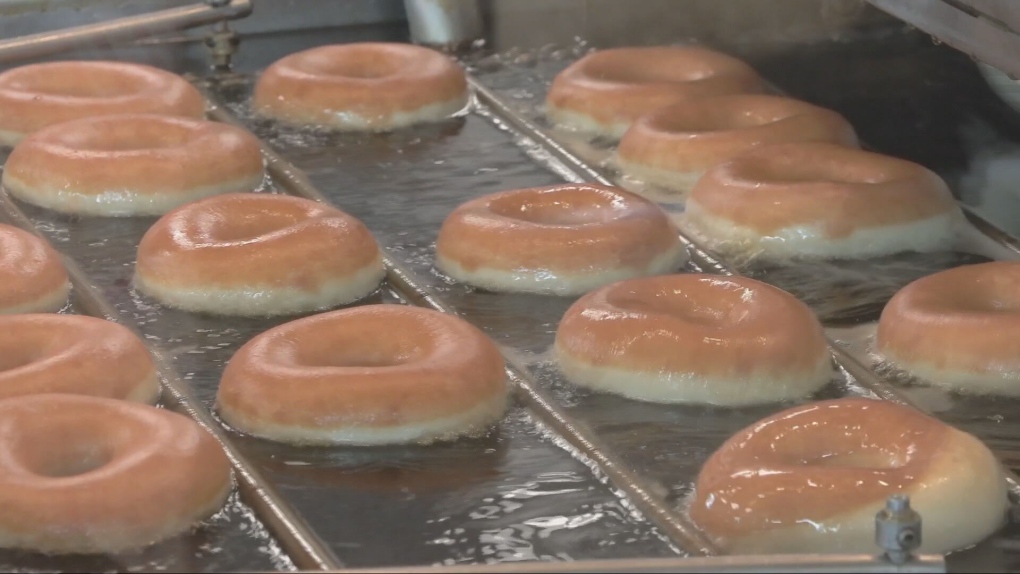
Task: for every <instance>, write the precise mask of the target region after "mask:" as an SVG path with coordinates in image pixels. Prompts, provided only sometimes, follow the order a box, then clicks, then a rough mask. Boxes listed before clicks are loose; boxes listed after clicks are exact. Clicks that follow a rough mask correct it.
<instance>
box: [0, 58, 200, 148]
mask: <svg viewBox="0 0 1020 574" xmlns="http://www.w3.org/2000/svg"><path fill="white" fill-rule="evenodd" d="M125 113H140V114H159V115H165V116H180V117H185V118H195V119H199V118H202V117H204V116H205V101H204V100H203V98H202V94H200V93H199V91H198V90H197V89H195V87H194V86H192V85H191V84H189V83H188V81H187V80H185V79H184V78H182V77H180V76H178V75H176V74H171V73H170V72H166V71H164V70H160V69H158V68H153V67H151V66H144V65H141V64H128V63H125V62H100V61H68V62H45V63H41V64H29V65H27V66H20V67H17V68H12V69H10V70H7V71H5V72H3V73H0V145H7V146H12V145H14V144H16V143H18V141H20V140H21V138H23V137H25V136H26V135H28V134H30V133H32V132H35V131H37V130H40V129H42V128H44V127H47V126H51V125H53V124H59V123H63V122H66V121H70V120H77V119H83V118H95V117H97V116H106V115H111V114H125Z"/></svg>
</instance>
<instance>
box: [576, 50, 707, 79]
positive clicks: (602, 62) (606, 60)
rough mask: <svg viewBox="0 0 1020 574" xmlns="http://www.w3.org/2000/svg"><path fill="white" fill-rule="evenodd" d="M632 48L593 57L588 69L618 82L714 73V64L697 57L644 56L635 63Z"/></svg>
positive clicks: (704, 75)
mask: <svg viewBox="0 0 1020 574" xmlns="http://www.w3.org/2000/svg"><path fill="white" fill-rule="evenodd" d="M633 57H634V54H633V53H631V52H630V51H621V52H614V53H610V52H606V53H604V54H602V57H600V58H596V59H593V60H592V61H591V62H590V63H589V64H588V66H587V67H586V69H585V72H586V73H587V75H588V76H589V77H591V78H593V79H596V80H602V81H605V82H612V83H619V84H651V83H676V84H680V83H687V82H694V81H697V80H701V79H704V78H707V77H709V76H712V75H713V73H714V72H713V70H712V67H711V66H709V65H708V64H706V63H704V62H698V61H696V60H693V59H691V60H687V59H684V60H682V61H678V60H676V59H672V58H659V59H644V60H643V61H642V62H641V65H640V66H635V65H634V60H633V59H632V58H633Z"/></svg>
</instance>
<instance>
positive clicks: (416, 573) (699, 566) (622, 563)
mask: <svg viewBox="0 0 1020 574" xmlns="http://www.w3.org/2000/svg"><path fill="white" fill-rule="evenodd" d="M442 571H443V574H461V573H464V574H467V573H468V572H471V573H477V572H483V573H485V574H504V573H505V574H531V573H536V574H537V573H539V572H551V573H554V574H568V573H570V574H573V573H580V572H586V573H592V574H602V573H606V574H608V573H610V572H650V573H651V572H662V573H667V572H673V573H684V572H719V573H723V572H750V573H766V572H824V573H836V572H869V573H870V572H875V573H878V572H925V573H932V572H945V571H946V563H945V560H944V559H943V558H942V556H939V555H934V556H928V555H924V556H918V557H916V558H915V559H913V560H911V561H910V562H906V563H904V564H893V563H891V562H889V561H887V560H884V559H882V558H879V557H876V556H869V555H867V554H849V555H835V554H833V555H829V554H774V555H765V556H713V557H704V558H696V557H691V558H655V559H644V558H642V559H633V560H598V561H595V560H591V561H577V562H531V563H526V564H525V563H509V564H507V563H503V564H493V565H486V566H479V565H472V566H448V567H444V568H443V569H442ZM337 572H345V573H351V574H355V573H356V574H370V573H375V572H390V573H393V574H431V573H434V572H435V568H433V567H411V568H386V569H379V570H376V569H363V570H338V571H337Z"/></svg>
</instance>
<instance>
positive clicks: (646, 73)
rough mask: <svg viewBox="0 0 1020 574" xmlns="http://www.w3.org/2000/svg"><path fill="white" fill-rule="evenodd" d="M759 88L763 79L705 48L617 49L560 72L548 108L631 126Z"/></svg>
mask: <svg viewBox="0 0 1020 574" xmlns="http://www.w3.org/2000/svg"><path fill="white" fill-rule="evenodd" d="M761 90H762V81H761V78H759V77H758V74H757V73H756V72H755V71H754V70H753V69H751V67H750V66H748V65H747V64H745V63H743V62H741V61H740V60H737V59H736V58H733V57H731V56H727V55H725V54H722V53H719V52H715V51H713V50H708V49H706V48H701V47H697V46H686V47H641V48H613V49H609V50H601V51H598V52H595V53H593V54H589V55H587V56H585V57H583V58H581V59H580V60H578V61H577V62H575V63H573V64H571V65H570V66H569V67H567V68H566V69H565V70H563V71H562V72H560V73H559V74H558V75H557V76H556V78H555V79H554V80H553V83H552V86H551V87H550V88H549V94H548V96H547V97H546V105H547V106H548V107H550V108H555V109H559V110H566V111H571V112H575V113H579V114H583V115H585V116H588V117H590V118H592V119H594V120H595V121H597V122H599V123H601V124H606V125H613V124H620V123H623V124H629V123H631V122H633V121H634V120H636V119H637V118H639V117H640V116H642V115H644V114H647V113H649V112H651V111H653V110H655V109H658V108H661V107H663V106H666V105H669V104H673V103H677V102H682V101H690V100H694V99H698V98H709V97H714V96H721V95H725V94H739V93H756V92H760V91H761Z"/></svg>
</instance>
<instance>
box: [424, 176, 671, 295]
mask: <svg viewBox="0 0 1020 574" xmlns="http://www.w3.org/2000/svg"><path fill="white" fill-rule="evenodd" d="M686 259H687V257H686V251H685V250H684V247H683V245H682V244H681V243H680V240H679V235H678V231H677V229H676V227H675V226H674V225H673V223H672V222H671V221H670V219H669V217H668V216H667V215H666V213H665V212H663V211H662V209H661V208H659V207H658V206H657V205H656V204H654V203H652V202H651V201H648V200H647V199H644V198H642V197H640V196H638V195H635V194H633V193H630V192H627V191H624V190H622V189H618V188H613V187H607V186H602V185H594V184H563V185H554V186H549V187H536V188H531V189H518V190H512V191H505V192H501V193H496V194H492V195H486V196H483V197H480V198H478V199H474V200H471V201H469V202H467V203H465V204H463V205H461V206H460V207H458V208H457V209H455V210H454V211H453V212H452V213H451V214H450V215H449V216H448V217H447V218H446V221H444V222H443V226H442V228H441V229H440V230H439V238H438V239H437V241H436V265H437V267H438V268H439V269H440V270H441V271H442V272H443V273H445V274H446V275H448V276H449V277H451V278H453V279H456V280H457V281H460V282H463V283H466V284H469V285H474V286H476V287H481V288H484V289H491V290H494V291H510V292H531V293H551V294H555V295H575V294H580V293H584V292H586V291H589V290H590V289H593V288H595V287H598V286H601V285H605V284H607V283H612V282H613V281H618V280H620V279H626V278H629V277H638V276H641V275H655V274H659V273H669V272H671V271H675V270H676V269H677V268H678V267H679V266H680V265H681V264H683V263H684V262H685V261H686Z"/></svg>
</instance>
